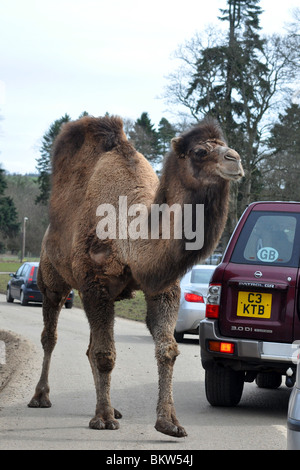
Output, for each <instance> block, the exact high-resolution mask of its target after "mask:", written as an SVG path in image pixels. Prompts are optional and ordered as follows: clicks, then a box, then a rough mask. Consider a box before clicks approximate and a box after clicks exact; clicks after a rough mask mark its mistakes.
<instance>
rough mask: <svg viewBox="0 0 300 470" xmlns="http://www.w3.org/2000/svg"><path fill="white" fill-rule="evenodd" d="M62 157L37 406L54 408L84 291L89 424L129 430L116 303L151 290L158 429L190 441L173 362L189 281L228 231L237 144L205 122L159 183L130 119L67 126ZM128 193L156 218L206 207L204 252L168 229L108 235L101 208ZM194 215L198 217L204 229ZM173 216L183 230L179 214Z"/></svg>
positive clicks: (45, 252)
mask: <svg viewBox="0 0 300 470" xmlns="http://www.w3.org/2000/svg"><path fill="white" fill-rule="evenodd" d="M52 159H53V162H52V163H53V172H52V191H51V197H50V208H49V220H50V224H49V227H48V229H47V231H46V233H45V236H44V239H43V242H42V248H41V257H40V266H39V271H38V285H39V288H40V289H41V291H42V293H43V319H44V329H43V332H42V335H41V343H42V346H43V350H44V360H43V366H42V372H41V377H40V380H39V382H38V384H37V386H36V389H35V394H34V396H33V398H32V399H31V401H30V403H29V405H28V406H30V407H50V406H51V402H50V399H49V391H50V389H49V384H48V373H49V367H50V360H51V354H52V351H53V349H54V346H55V344H56V340H57V322H58V316H59V313H60V310H61V307H62V305H63V304H64V302H65V298H66V296H67V295H68V294H69V292H70V290H71V288H74V289H77V290H78V291H79V293H80V297H81V300H82V304H83V308H84V310H85V313H86V316H87V319H88V322H89V326H90V343H89V346H88V350H87V356H88V359H89V362H90V365H91V369H92V373H93V377H94V382H95V388H96V397H97V401H96V411H95V416H94V417H93V418H92V419H91V420H90V422H89V427H90V428H92V429H110V430H114V429H118V428H119V422H118V419H120V418H121V417H122V415H121V413H120V412H119V411H117V410H116V409H115V408H113V407H112V404H111V401H110V379H111V372H112V370H113V367H114V364H115V359H116V349H115V343H114V331H113V330H114V302H115V301H118V300H121V299H124V298H131V297H132V295H133V293H134V291H136V290H138V289H140V290H142V291H143V292H144V294H145V299H146V303H147V315H146V324H147V327H148V328H149V330H150V333H151V335H152V337H153V340H154V345H155V356H156V360H157V366H158V388H159V393H158V402H157V409H156V414H157V418H156V424H155V428H156V430H157V431H159V432H162V433H164V434H167V435H170V436H173V437H184V436H186V435H187V433H186V431H185V429H184V427H183V426H181V425H180V423H179V421H178V420H177V418H176V413H175V405H174V401H173V392H172V381H173V366H174V363H175V359H176V357H177V356H178V354H179V350H178V347H177V343H176V341H175V339H174V336H173V332H174V328H175V324H176V319H177V312H178V307H179V299H180V284H179V279H180V277H181V276H182V275H183V274H184V273H185V272H186V271H187V270H188V269H189V268H191V267H192V266H193V265H194V264H195V263H197V262H199V260H200V259H204V258H206V257H207V256H208V255H209V254H210V253H211V252H212V251H213V249H214V248H215V246H216V244H217V242H218V240H219V238H220V236H221V234H222V231H223V229H224V226H225V222H226V218H227V214H228V200H229V188H230V181H231V180H238V179H239V178H241V176H243V168H242V165H241V160H240V156H239V155H238V153H237V152H236V151H235V150H233V149H230V148H229V147H228V145H227V143H226V142H225V139H224V136H223V134H222V131H221V128H220V126H219V124H218V123H217V122H216V121H215V120H213V119H211V118H205V119H204V120H203V121H201V122H200V123H199V124H197V125H196V126H195V127H193V128H191V129H190V130H189V131H186V132H184V133H182V134H181V135H180V136H178V137H175V138H174V139H173V140H172V142H171V150H170V152H169V154H168V155H167V156H166V158H165V161H164V165H163V170H162V175H161V178H160V180H159V179H158V177H157V176H156V174H155V172H154V171H153V169H152V167H151V166H150V164H149V162H148V161H147V160H146V159H145V158H144V156H143V155H141V154H140V153H139V152H137V151H136V150H135V148H134V147H133V146H132V145H131V143H130V142H129V141H128V140H127V138H126V136H125V133H124V131H123V122H122V119H121V118H119V117H118V116H112V117H109V116H105V117H102V118H95V117H90V116H86V117H83V118H81V119H79V120H77V121H74V122H69V123H67V124H65V125H64V126H63V128H62V130H61V132H60V134H59V136H58V137H57V139H56V142H55V145H54V150H53V157H52ZM120 196H122V197H124V196H126V197H127V204H128V207H129V206H130V205H134V204H140V205H143V207H146V208H147V211H148V222H149V220H150V218H151V211H152V208H153V207H154V206H155V205H163V204H165V205H166V206H168V207H169V206H172V205H173V204H174V203H176V204H180V206H181V207H183V206H184V205H185V204H190V205H192V207H196V205H197V204H203V205H204V221H205V231H204V243H203V246H202V247H201V249H198V250H193V249H189V250H187V249H186V243H185V242H186V241H187V240H186V239H185V238H184V237H185V235H184V233H183V236H182V237H181V239H180V238H179V237H177V238H175V237H174V236H173V237H172V236H170V237H169V239H167V238H163V237H162V236H161V232H159V236H158V237H155V238H151V237H150V236H149V237H148V238H145V237H144V238H137V237H135V238H134V239H132V238H131V237H129V236H124V227H123V228H122V230H123V234H122V236H117V237H115V238H109V237H107V238H104V237H103V238H102V239H101V238H99V237H98V236H97V223H99V220H100V218H99V216H98V215H97V214H99V212H97V210H98V209H97V208H98V207H102V206H101V204H110V205H112V206H113V207H117V206H118V204H119V200H120ZM166 206H164V207H166ZM104 207H106V206H104ZM182 217H184V216H182ZM194 219H195V214H194V215H193V220H192V224H194V225H195V220H194ZM101 220H102V219H101ZM131 220H132V217H131ZM170 220H171V223H173V224H174V217H173V218H172V214H171V219H170ZM117 223H118V221H117ZM161 223H162V220H161V219H159V224H161ZM194 225H193V226H194ZM119 228H120V227H119Z"/></svg>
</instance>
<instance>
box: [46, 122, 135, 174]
mask: <svg viewBox="0 0 300 470" xmlns="http://www.w3.org/2000/svg"><path fill="white" fill-rule="evenodd" d="M124 140H126V137H125V134H124V131H123V121H122V119H121V118H120V117H118V116H104V117H99V118H95V117H92V116H84V117H82V118H81V119H78V120H77V121H71V122H68V123H66V124H64V125H63V126H62V128H61V131H60V133H59V134H58V136H57V138H56V140H55V142H54V146H53V152H52V164H53V170H55V168H56V166H57V165H58V164H60V163H62V161H63V160H69V158H73V157H74V154H76V153H77V152H78V151H79V150H80V149H81V147H82V145H83V143H89V142H91V143H93V144H94V146H95V147H97V148H98V149H99V150H100V149H101V150H102V151H104V152H109V151H110V150H112V149H113V148H114V147H116V146H117V145H119V144H120V143H121V142H122V141H124Z"/></svg>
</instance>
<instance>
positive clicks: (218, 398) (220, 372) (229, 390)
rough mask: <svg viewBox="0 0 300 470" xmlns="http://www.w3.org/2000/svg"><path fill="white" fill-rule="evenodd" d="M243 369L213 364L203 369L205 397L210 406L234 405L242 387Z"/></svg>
mask: <svg viewBox="0 0 300 470" xmlns="http://www.w3.org/2000/svg"><path fill="white" fill-rule="evenodd" d="M244 377H245V373H244V372H243V371H235V370H233V369H230V368H229V367H221V366H217V365H215V366H214V367H213V368H212V369H208V370H206V371H205V392H206V398H207V400H208V401H209V403H210V404H211V405H212V406H236V405H237V404H238V403H239V401H240V399H241V397H242V393H243V388H244Z"/></svg>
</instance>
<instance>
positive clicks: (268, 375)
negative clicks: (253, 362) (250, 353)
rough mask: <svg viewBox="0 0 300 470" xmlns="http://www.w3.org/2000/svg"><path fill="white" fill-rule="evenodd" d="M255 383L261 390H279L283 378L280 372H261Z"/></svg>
mask: <svg viewBox="0 0 300 470" xmlns="http://www.w3.org/2000/svg"><path fill="white" fill-rule="evenodd" d="M255 382H256V385H257V386H258V387H259V388H278V387H280V385H281V382H282V378H281V375H280V374H279V373H278V372H259V373H258V374H257V377H256V379H255Z"/></svg>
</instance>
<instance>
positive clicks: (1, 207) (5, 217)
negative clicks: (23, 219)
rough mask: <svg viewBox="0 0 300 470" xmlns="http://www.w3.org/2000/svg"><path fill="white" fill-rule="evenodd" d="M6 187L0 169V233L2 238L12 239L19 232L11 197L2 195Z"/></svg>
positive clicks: (2, 171)
mask: <svg viewBox="0 0 300 470" xmlns="http://www.w3.org/2000/svg"><path fill="white" fill-rule="evenodd" d="M6 187H7V184H6V181H5V176H4V170H3V169H0V232H1V234H2V235H3V237H4V238H8V237H13V236H15V235H17V233H18V232H19V230H20V224H19V223H18V214H17V210H16V207H15V205H14V202H13V200H12V198H11V197H8V196H5V195H4V192H5V189H6Z"/></svg>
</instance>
